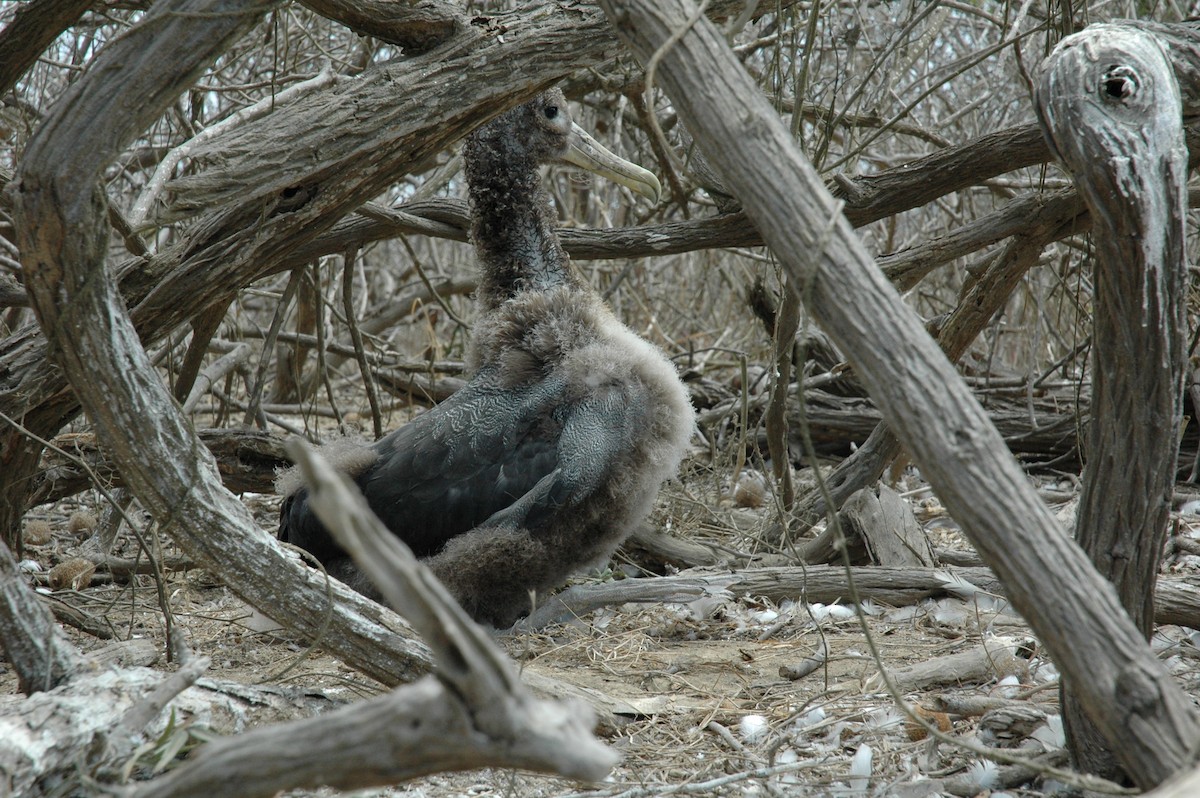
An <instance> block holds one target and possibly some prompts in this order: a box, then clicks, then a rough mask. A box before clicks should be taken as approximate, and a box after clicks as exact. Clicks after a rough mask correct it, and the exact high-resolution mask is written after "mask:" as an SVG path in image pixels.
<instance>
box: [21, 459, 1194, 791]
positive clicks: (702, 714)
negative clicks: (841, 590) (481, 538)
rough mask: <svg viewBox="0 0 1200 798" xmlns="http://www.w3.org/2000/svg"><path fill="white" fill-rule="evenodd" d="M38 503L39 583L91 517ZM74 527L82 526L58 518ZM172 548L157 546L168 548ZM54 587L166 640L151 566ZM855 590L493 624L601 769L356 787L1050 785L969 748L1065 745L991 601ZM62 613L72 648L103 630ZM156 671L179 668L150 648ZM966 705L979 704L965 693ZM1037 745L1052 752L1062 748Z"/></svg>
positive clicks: (267, 659)
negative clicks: (549, 623)
mask: <svg viewBox="0 0 1200 798" xmlns="http://www.w3.org/2000/svg"><path fill="white" fill-rule="evenodd" d="M910 481H911V479H910ZM901 487H904V486H903V485H902V486H901ZM667 492H668V494H669V496H668V501H667V502H666V503H665V504H666V505H667V506H669V507H670V511H671V512H672V513H676V512H678V508H679V507H680V506H682V505H689V506H692V507H693V509H695V508H696V507H701V511H698V512H691V513H690V516H689V514H688V513H687V512H682V515H681V516H675V517H673V526H674V528H675V529H676V531H677V532H679V533H681V534H687V535H689V536H691V537H693V538H700V539H705V540H707V541H708V542H711V543H714V544H716V545H720V546H722V547H724V548H725V549H727V550H730V551H740V552H745V551H747V550H749V549H750V548H752V547H753V545H754V539H755V538H754V534H755V522H756V519H757V521H759V522H762V523H765V522H766V520H767V514H768V510H767V509H765V508H740V507H733V506H730V504H731V503H730V502H728V501H726V502H722V501H720V500H719V499H718V500H715V501H714V502H711V503H704V502H700V503H697V502H696V497H697V495H698V494H697V491H696V490H695V489H694V488H693V489H692V490H685V489H684V488H683V487H681V486H679V485H675V486H670V487H668V489H667ZM909 493H910V499H909V500H910V502H911V503H912V504H913V506H914V509H915V510H916V511H917V517H918V519H919V520H920V521H921V522H922V525H923V526H924V528H925V529H926V531H927V533H928V535H929V536H930V538H931V540H932V542H933V543H934V544H935V545H936V546H939V547H943V548H958V549H965V548H966V547H967V546H966V543H965V541H964V540H963V539H962V538H961V536H960V535H959V533H958V532H957V529H956V527H955V526H954V524H953V523H952V522H951V521H950V520H949V519H948V518H946V517H945V514H944V511H942V510H941V508H940V506H939V505H938V504H937V502H936V501H935V500H934V499H932V498H931V497H930V494H929V493H928V492H926V491H924V490H922V489H921V488H920V487H919V486H918V488H916V489H913V490H911V491H910V492H909ZM245 501H246V502H247V504H248V506H250V507H251V509H252V510H253V511H254V512H255V514H256V516H257V517H258V518H259V520H260V522H261V523H262V524H263V526H264V527H267V528H270V527H271V526H273V523H274V521H273V519H274V515H275V513H276V512H277V506H278V500H277V499H276V498H275V497H273V496H247V497H245ZM42 510H43V511H44V512H38V513H35V516H34V520H45V521H47V522H48V523H49V526H50V528H51V529H52V530H53V531H52V539H51V540H50V541H48V542H47V543H45V544H44V545H40V546H33V547H31V548H30V549H29V551H28V552H27V555H28V558H29V560H31V561H32V562H33V563H36V564H37V565H36V566H34V565H32V564H30V565H27V567H28V568H30V569H32V568H35V567H40V568H41V569H43V570H41V571H38V572H34V573H31V579H35V580H38V581H39V582H45V569H48V568H50V567H52V566H53V565H54V564H55V563H56V562H58V561H61V560H63V559H65V558H67V557H69V556H70V554H71V552H72V551H73V549H74V547H76V546H77V545H78V544H79V542H80V541H81V540H82V538H83V537H84V536H86V534H87V533H88V529H87V528H86V523H84V521H81V520H80V519H81V518H82V519H84V520H86V515H82V516H81V515H80V514H81V513H88V512H92V510H93V508H92V507H90V506H89V505H88V504H87V500H86V497H80V501H73V502H67V503H63V504H61V505H58V506H55V507H53V508H42ZM72 516H74V517H75V519H76V520H75V521H73V522H72V521H71V520H70V519H71V517H72ZM660 521H661V519H660ZM1180 524H1181V530H1182V531H1183V532H1184V533H1186V534H1188V535H1191V534H1192V533H1191V532H1190V531H1189V529H1190V528H1191V527H1192V526H1195V527H1196V529H1197V530H1200V517H1197V516H1193V515H1191V514H1188V513H1185V514H1184V515H1181V516H1180ZM72 526H74V527H76V528H79V527H84V528H81V529H78V531H77V533H72V532H71V531H70V527H72ZM123 547H124V550H123V551H121V552H118V553H122V554H126V555H132V553H133V552H134V548H133V544H132V542H131V541H125V542H124V543H123ZM171 553H172V552H171V549H170V546H169V545H168V546H167V547H166V548H165V549H164V554H165V555H170V554H171ZM1198 565H1200V558H1196V557H1193V556H1190V555H1180V556H1174V557H1172V558H1170V559H1169V560H1168V562H1167V563H1166V566H1165V567H1166V568H1168V569H1170V570H1173V571H1184V572H1195V571H1196V570H1198V568H1197V566H1198ZM619 570H623V571H626V572H636V571H637V564H636V563H631V562H628V561H627V562H625V563H623V564H622V565H621V566H620V567H619ZM588 578H592V579H606V578H613V574H612V573H607V574H604V575H599V576H592V577H588ZM165 587H166V596H167V598H168V600H169V602H170V605H171V608H172V610H173V614H174V618H175V620H176V622H177V623H179V624H181V625H182V626H183V627H184V628H185V629H186V630H187V636H188V639H189V641H190V644H191V647H192V648H193V649H194V651H195V652H196V653H199V654H204V655H207V656H209V657H210V658H211V659H212V669H211V671H210V675H212V676H213V677H216V678H224V679H231V680H234V681H239V682H242V683H246V684H257V683H267V684H281V685H286V686H293V687H301V688H304V689H306V690H317V691H321V692H323V693H324V694H326V695H328V696H330V697H333V698H336V699H338V700H346V701H350V700H354V699H356V698H358V697H361V696H367V695H371V694H375V693H378V692H379V691H380V690H381V687H380V686H379V685H378V684H376V683H374V682H372V681H370V680H368V679H366V678H365V677H363V676H361V675H359V674H357V673H356V672H354V671H352V670H350V669H349V668H347V667H345V666H343V665H341V664H340V663H339V662H337V661H336V660H333V659H332V658H330V657H328V656H326V655H324V654H321V653H319V652H312V653H310V654H309V655H308V656H307V657H302V653H303V652H305V650H306V647H305V646H304V645H302V643H301V641H298V640H293V639H289V638H288V637H286V636H284V635H280V634H276V633H272V632H262V631H256V629H260V628H262V627H261V626H260V625H259V622H258V620H256V619H255V617H254V615H253V613H252V612H251V611H250V610H249V609H248V608H247V607H246V606H245V605H244V604H243V603H242V602H241V601H240V600H238V599H237V598H236V597H235V596H234V595H233V594H232V593H231V592H230V591H229V590H228V589H226V588H224V587H223V586H220V585H218V584H215V583H214V582H213V580H211V579H210V578H208V577H207V575H206V574H204V573H203V572H200V571H195V570H193V571H182V572H177V573H172V574H170V575H169V576H168V578H167V581H166V585H165ZM43 590H44V591H45V590H46V589H45V588H43ZM55 595H56V596H57V597H58V598H60V599H62V600H64V601H65V602H67V603H68V604H70V605H72V606H74V607H75V608H77V609H78V610H80V611H81V612H83V613H86V614H87V615H89V616H91V617H92V618H95V619H101V620H102V621H103V622H104V623H105V624H106V625H107V626H108V627H109V628H110V630H111V632H112V633H113V635H114V636H115V638H116V639H122V640H124V639H139V638H140V639H147V640H150V641H152V642H153V643H154V644H155V646H156V647H157V650H158V651H160V652H161V651H162V650H163V648H164V641H165V636H164V624H163V615H162V613H161V611H160V610H159V607H158V601H159V598H158V592H157V590H156V589H155V587H154V584H153V581H152V580H151V578H150V577H148V576H141V577H137V579H136V582H135V583H133V584H114V583H113V582H112V581H111V580H105V579H103V578H98V579H97V580H96V581H95V582H94V583H93V584H91V585H89V586H88V587H86V588H84V589H81V590H73V589H65V590H59V591H57V592H56V594H55ZM861 606H862V609H863V612H862V613H861V615H860V614H859V613H856V612H855V611H854V609H853V607H852V605H848V604H845V603H839V604H836V605H833V606H824V605H806V604H803V603H799V602H797V601H784V602H781V603H779V604H775V603H772V602H769V601H765V600H763V599H762V598H760V597H755V596H745V595H742V596H727V597H714V598H706V599H702V600H700V601H697V602H694V603H692V604H687V605H682V604H668V605H625V606H620V607H612V608H607V609H603V610H598V611H596V612H594V613H592V614H590V615H589V616H587V617H584V618H582V619H579V620H577V621H575V622H572V623H568V624H561V625H556V626H553V627H549V628H547V629H544V630H542V631H540V632H538V633H536V634H507V635H500V636H499V638H498V639H499V640H500V642H501V644H502V645H503V646H504V647H505V648H506V649H507V651H508V652H509V653H510V654H511V655H512V656H513V658H514V659H515V660H516V662H517V663H518V665H519V667H520V668H521V669H522V670H523V671H524V672H526V673H531V674H535V675H536V674H543V675H546V676H551V677H553V678H554V679H557V680H559V681H561V682H567V683H569V684H571V685H575V686H577V687H579V688H581V689H582V690H583V691H590V693H588V694H589V695H590V696H591V697H592V698H593V699H594V700H596V701H597V702H598V704H599V705H601V706H604V707H607V708H615V712H612V713H609V712H605V713H603V718H604V722H603V723H602V724H601V725H600V727H599V734H600V735H601V736H602V737H603V739H605V741H606V742H607V743H608V744H609V745H611V746H612V747H613V748H614V749H615V750H616V751H618V752H619V753H620V755H621V757H622V760H621V763H620V765H619V766H618V767H617V768H616V769H615V770H614V771H613V772H612V774H611V776H610V777H609V778H608V779H607V780H606V781H605V782H604V783H601V784H594V785H587V784H579V783H573V782H568V781H565V780H562V779H556V778H551V777H546V776H541V775H536V774H530V773H508V772H500V771H480V772H474V773H463V774H446V775H439V776H434V777H430V778H425V779H422V780H420V781H417V782H414V783H411V784H408V785H404V786H400V787H394V788H389V789H384V790H373V791H366V792H363V793H358V794H360V795H380V796H413V797H414V798H415V797H416V796H428V797H429V798H434V797H435V796H436V797H437V798H442V797H444V796H446V797H448V796H558V797H559V798H562V797H564V796H585V795H586V796H597V797H599V796H627V797H632V796H654V795H719V796H726V795H728V796H735V795H736V796H757V795H764V796H767V795H772V796H774V795H796V796H808V795H813V796H823V795H848V796H853V795H879V796H901V797H902V798H904V797H908V798H920V797H921V796H932V795H972V796H974V795H979V796H988V795H992V796H1003V795H1044V794H1052V793H1054V792H1055V791H1057V790H1060V789H1061V788H1063V787H1064V784H1063V782H1062V780H1061V779H1060V778H1057V777H1055V776H1054V775H1044V776H1041V777H1037V778H1034V779H1032V780H1031V779H1029V778H1028V774H1027V773H1025V774H1024V776H1023V777H1022V778H1021V779H1018V781H1019V784H1011V779H1012V778H1014V777H1012V776H1011V769H1007V768H1005V767H1004V766H1003V765H996V764H993V763H991V762H989V761H987V760H985V759H984V758H982V757H981V756H980V755H979V754H978V753H977V752H975V751H973V750H971V748H972V747H975V748H978V747H979V746H997V745H1001V744H1006V745H1010V746H1015V747H1013V748H1010V749H1009V750H1012V751H1014V752H1015V753H1017V754H1019V755H1020V756H1022V757H1025V758H1026V759H1032V758H1033V757H1035V756H1038V755H1040V754H1043V753H1045V752H1047V751H1050V752H1054V751H1058V750H1059V749H1060V747H1061V745H1062V739H1061V738H1062V731H1061V722H1060V721H1059V720H1058V716H1057V702H1058V693H1057V671H1056V670H1055V669H1054V667H1053V665H1052V664H1050V663H1049V662H1048V661H1047V660H1046V659H1045V658H1044V657H1043V655H1042V653H1041V650H1040V647H1039V646H1038V644H1037V641H1036V640H1035V639H1034V638H1033V636H1032V635H1031V633H1030V632H1029V630H1028V628H1026V627H1025V625H1024V624H1023V622H1021V620H1020V619H1019V618H1017V617H1016V616H1014V615H1013V614H1011V611H1009V610H1008V608H1007V605H1006V604H1005V603H1003V602H1002V601H982V602H981V601H979V600H978V599H976V600H974V601H967V600H964V599H959V598H951V597H947V598H940V599H930V600H927V601H925V602H923V603H921V604H919V605H916V606H908V607H886V606H881V605H879V604H877V603H873V602H870V601H867V602H864V603H863V604H862V605H861ZM864 625H865V629H864ZM67 629H68V631H69V632H70V634H71V635H72V638H73V640H74V641H75V642H76V643H77V644H78V645H79V647H80V648H81V649H83V650H84V651H94V650H98V649H101V648H103V647H104V646H106V645H109V643H110V642H111V641H106V640H101V639H99V638H97V637H95V636H93V635H90V634H86V633H83V632H80V631H78V630H76V629H73V628H71V627H67ZM866 632H869V633H870V638H869V639H868V636H867V634H866ZM984 640H988V641H998V642H1000V643H1003V644H1007V646H1008V648H1009V650H1011V651H1013V652H1014V654H1015V656H1014V657H1013V658H1012V660H1011V662H1009V663H1008V665H1007V666H1005V665H1004V664H1003V663H1000V662H994V663H991V664H990V666H989V667H985V668H984V669H983V670H982V671H981V672H978V673H964V672H962V671H960V670H957V669H956V667H954V666H952V665H950V663H952V662H954V661H955V660H953V659H944V658H947V657H951V655H961V654H964V653H969V652H972V651H980V650H981V649H980V644H981V642H983V641H984ZM1194 643H1195V641H1194V639H1193V637H1192V636H1191V633H1190V631H1189V630H1183V629H1180V628H1177V627H1165V628H1162V629H1160V630H1159V632H1158V634H1157V635H1156V638H1155V641H1154V644H1155V647H1156V649H1157V650H1158V651H1159V652H1160V655H1161V656H1162V658H1163V659H1164V660H1165V661H1166V662H1167V663H1168V665H1169V667H1170V669H1171V670H1172V671H1173V672H1174V673H1175V674H1176V675H1177V677H1178V678H1179V679H1180V680H1181V681H1182V683H1183V684H1184V685H1185V686H1186V688H1187V689H1188V690H1189V691H1191V692H1192V693H1193V694H1194V695H1197V696H1200V656H1198V655H1197V651H1196V647H1195V644H1194ZM826 649H827V650H828V656H827V657H826V658H825V659H824V662H823V663H820V664H819V665H818V666H816V667H815V669H812V672H811V673H808V674H807V675H802V676H799V677H798V678H797V674H796V673H795V671H796V669H797V668H801V667H802V666H803V665H804V663H805V661H806V660H809V659H810V658H813V657H815V656H817V655H818V654H819V653H820V652H821V651H823V650H826ZM876 657H878V659H877V658H876ZM880 661H881V662H882V663H883V665H884V666H885V668H886V669H887V670H888V672H889V673H891V674H893V675H899V676H901V677H903V676H905V675H906V674H908V673H909V672H910V669H913V668H918V669H919V668H921V667H922V666H929V667H930V668H931V670H932V671H933V672H934V676H933V677H930V681H929V683H921V684H920V686H919V687H915V688H910V689H907V690H905V691H904V693H903V698H904V699H905V701H907V702H909V703H910V705H911V706H913V707H915V708H917V709H918V711H919V712H921V713H922V714H923V716H924V717H925V718H926V719H927V720H928V721H929V722H930V723H932V724H933V725H934V726H935V727H940V728H941V730H942V732H943V733H942V737H941V739H935V738H933V737H930V736H929V734H928V732H927V731H926V730H925V729H924V728H921V727H920V726H918V725H917V724H916V723H914V722H913V721H912V720H910V719H909V718H908V717H907V716H906V715H905V714H904V713H902V712H901V711H900V710H899V709H898V708H897V704H896V701H895V700H894V699H893V697H892V695H891V694H889V692H888V691H887V689H886V687H885V686H884V685H883V683H882V681H881V679H880V678H879V676H878V673H879V664H880ZM941 662H945V663H947V664H946V666H945V668H939V667H934V666H935V665H936V664H937V663H941ZM1014 663H1015V664H1014ZM155 667H161V668H163V669H166V670H169V669H171V668H172V667H173V666H172V665H171V664H169V663H167V662H166V660H165V656H160V657H159V658H158V660H157V661H156V662H155ZM789 671H791V673H789ZM15 689H16V685H15V678H14V676H13V675H12V672H11V669H9V668H7V666H5V665H3V664H0V690H3V691H4V692H5V693H8V694H11V693H13V692H15ZM985 699H986V700H985ZM968 706H973V707H979V711H978V712H977V711H975V710H970V711H968V710H964V709H963V708H964V707H968ZM947 708H949V709H950V711H948V712H946V711H943V710H946V709H947ZM985 708H990V709H992V710H999V711H1000V714H1001V715H1003V714H1004V711H1008V712H1009V713H1010V714H1012V713H1015V714H1016V715H1017V716H1018V717H1021V718H1024V719H1025V726H1022V725H1021V723H1020V722H1014V724H1013V725H1011V726H1009V727H1006V726H1005V725H1004V722H1003V720H1004V718H1003V717H1002V718H1000V719H997V718H995V717H993V716H989V717H987V718H985V719H983V721H982V726H981V717H980V714H979V713H980V712H982V711H983V709H985ZM993 714H994V713H993ZM1013 729H1016V731H1014V730H1013ZM202 731H203V730H197V732H202ZM1006 736H1007V737H1009V738H1011V739H1006ZM1051 759H1052V760H1053V761H1055V762H1058V763H1060V764H1061V757H1060V758H1059V759H1054V758H1053V757H1051ZM295 794H296V795H307V794H312V793H301V792H297V793H295ZM318 794H320V793H318Z"/></svg>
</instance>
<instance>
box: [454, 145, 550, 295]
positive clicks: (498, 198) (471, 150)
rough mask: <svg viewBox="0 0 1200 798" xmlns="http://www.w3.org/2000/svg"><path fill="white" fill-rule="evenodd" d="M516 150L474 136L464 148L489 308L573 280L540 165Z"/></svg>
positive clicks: (482, 286)
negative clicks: (559, 237) (522, 292)
mask: <svg viewBox="0 0 1200 798" xmlns="http://www.w3.org/2000/svg"><path fill="white" fill-rule="evenodd" d="M513 149H515V148H505V147H504V146H503V145H502V143H501V142H498V141H495V140H487V139H481V138H474V139H472V140H470V141H468V144H467V149H466V152H465V156H466V157H465V169H466V174H467V185H468V193H469V194H470V200H471V241H472V242H473V243H474V245H475V253H476V256H477V257H478V259H479V266H480V269H481V270H482V275H481V279H480V286H479V298H480V299H481V300H482V301H483V304H484V306H485V307H486V308H488V309H491V308H494V307H496V306H497V305H499V304H500V303H502V302H504V301H505V300H506V299H509V298H510V297H512V296H514V295H515V294H517V293H518V292H520V291H542V290H546V289H549V288H553V287H554V286H558V285H563V284H566V283H568V282H570V281H571V276H570V266H569V262H568V258H567V253H566V251H565V250H563V248H562V244H561V242H559V240H558V236H557V235H556V234H555V232H554V226H555V225H554V222H555V219H554V215H553V213H552V212H551V205H550V195H549V193H547V191H546V190H545V189H544V188H543V187H542V183H541V176H540V174H539V169H538V164H537V163H536V162H534V161H533V159H531V158H529V157H528V156H526V155H524V154H522V153H515V152H513V151H512V150H513ZM506 150H507V151H506Z"/></svg>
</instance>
